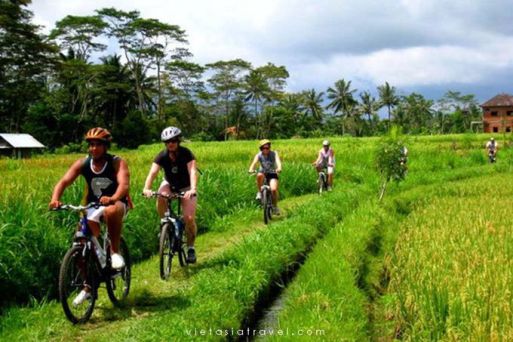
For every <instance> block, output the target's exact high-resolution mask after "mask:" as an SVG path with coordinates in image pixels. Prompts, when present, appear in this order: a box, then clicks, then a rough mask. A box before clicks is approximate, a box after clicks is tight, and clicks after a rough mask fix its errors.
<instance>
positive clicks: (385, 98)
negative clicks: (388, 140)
mask: <svg viewBox="0 0 513 342" xmlns="http://www.w3.org/2000/svg"><path fill="white" fill-rule="evenodd" d="M378 92H379V98H380V101H381V104H382V105H383V106H386V107H387V109H388V128H389V129H390V112H391V110H392V108H394V107H395V106H397V104H399V97H397V95H396V89H395V87H391V86H390V84H388V82H385V84H384V85H382V86H379V87H378Z"/></svg>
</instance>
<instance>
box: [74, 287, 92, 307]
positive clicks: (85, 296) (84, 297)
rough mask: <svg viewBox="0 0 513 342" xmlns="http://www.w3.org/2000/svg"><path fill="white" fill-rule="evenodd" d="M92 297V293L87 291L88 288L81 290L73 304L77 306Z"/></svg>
mask: <svg viewBox="0 0 513 342" xmlns="http://www.w3.org/2000/svg"><path fill="white" fill-rule="evenodd" d="M90 297H91V294H90V293H89V292H87V291H86V290H82V291H80V293H79V294H78V295H77V296H76V297H75V299H73V306H74V307H77V306H79V305H80V304H82V303H83V302H84V301H86V300H87V299H89V298H90Z"/></svg>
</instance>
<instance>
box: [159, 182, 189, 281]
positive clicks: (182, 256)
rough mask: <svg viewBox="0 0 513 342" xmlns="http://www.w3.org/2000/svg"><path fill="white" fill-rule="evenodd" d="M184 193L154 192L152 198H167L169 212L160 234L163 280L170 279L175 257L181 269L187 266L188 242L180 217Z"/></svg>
mask: <svg viewBox="0 0 513 342" xmlns="http://www.w3.org/2000/svg"><path fill="white" fill-rule="evenodd" d="M183 195H184V193H183V192H182V193H171V194H170V195H164V194H161V193H158V192H153V193H152V195H151V197H162V198H166V199H167V200H168V201H167V205H168V210H167V211H166V213H165V215H164V217H163V218H162V219H161V220H160V234H159V257H160V262H159V264H160V278H161V279H163V280H167V279H169V276H170V275H171V267H172V264H173V257H174V256H175V255H177V256H178V262H179V263H180V266H181V267H184V266H186V265H187V257H186V242H185V236H184V230H185V229H184V228H185V224H184V221H183V217H182V216H181V215H180V209H181V205H180V204H181V203H180V200H181V199H182V198H183ZM173 199H178V201H177V202H178V208H177V210H176V213H175V211H174V210H173V206H172V200H173Z"/></svg>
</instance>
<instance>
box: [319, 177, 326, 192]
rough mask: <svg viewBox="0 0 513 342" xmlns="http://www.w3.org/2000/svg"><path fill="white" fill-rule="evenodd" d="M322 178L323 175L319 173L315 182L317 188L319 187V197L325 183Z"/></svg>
mask: <svg viewBox="0 0 513 342" xmlns="http://www.w3.org/2000/svg"><path fill="white" fill-rule="evenodd" d="M324 178H325V176H324V173H322V172H319V180H318V181H317V183H318V187H319V195H321V194H322V193H323V191H324V184H325V182H326V181H325V180H324Z"/></svg>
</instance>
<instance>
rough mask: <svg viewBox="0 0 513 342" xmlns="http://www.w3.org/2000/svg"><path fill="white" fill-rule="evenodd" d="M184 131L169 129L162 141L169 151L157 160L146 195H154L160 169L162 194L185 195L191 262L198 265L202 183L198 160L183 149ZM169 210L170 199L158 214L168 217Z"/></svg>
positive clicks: (159, 204) (161, 202) (159, 207)
mask: <svg viewBox="0 0 513 342" xmlns="http://www.w3.org/2000/svg"><path fill="white" fill-rule="evenodd" d="M181 137H182V131H181V130H180V129H179V128H177V127H172V126H170V127H167V128H165V129H164V130H163V131H162V133H161V135H160V138H161V140H162V142H164V145H165V149H164V150H163V151H161V152H160V153H159V154H158V155H157V156H156V157H155V159H154V160H153V164H152V165H151V169H150V172H149V173H148V176H147V177H146V181H145V182H144V190H143V194H144V195H145V196H147V197H150V196H151V195H152V190H151V186H152V184H153V181H154V180H155V177H157V175H158V173H159V171H160V169H164V179H163V181H162V183H160V187H159V190H158V192H159V193H162V194H165V195H169V194H170V193H171V192H184V193H185V194H184V198H182V200H181V203H182V212H183V218H184V221H185V232H186V235H187V246H188V250H187V262H188V263H192V264H193V263H195V262H196V251H195V249H194V242H195V240H196V232H197V227H196V203H197V196H196V185H197V183H198V177H197V169H196V158H195V157H194V155H193V154H192V152H191V151H190V150H189V149H188V148H185V147H183V146H181V145H180V143H181ZM166 210H167V199H165V198H162V197H159V198H158V199H157V212H158V213H159V215H160V217H161V218H162V217H164V215H165V213H166Z"/></svg>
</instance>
